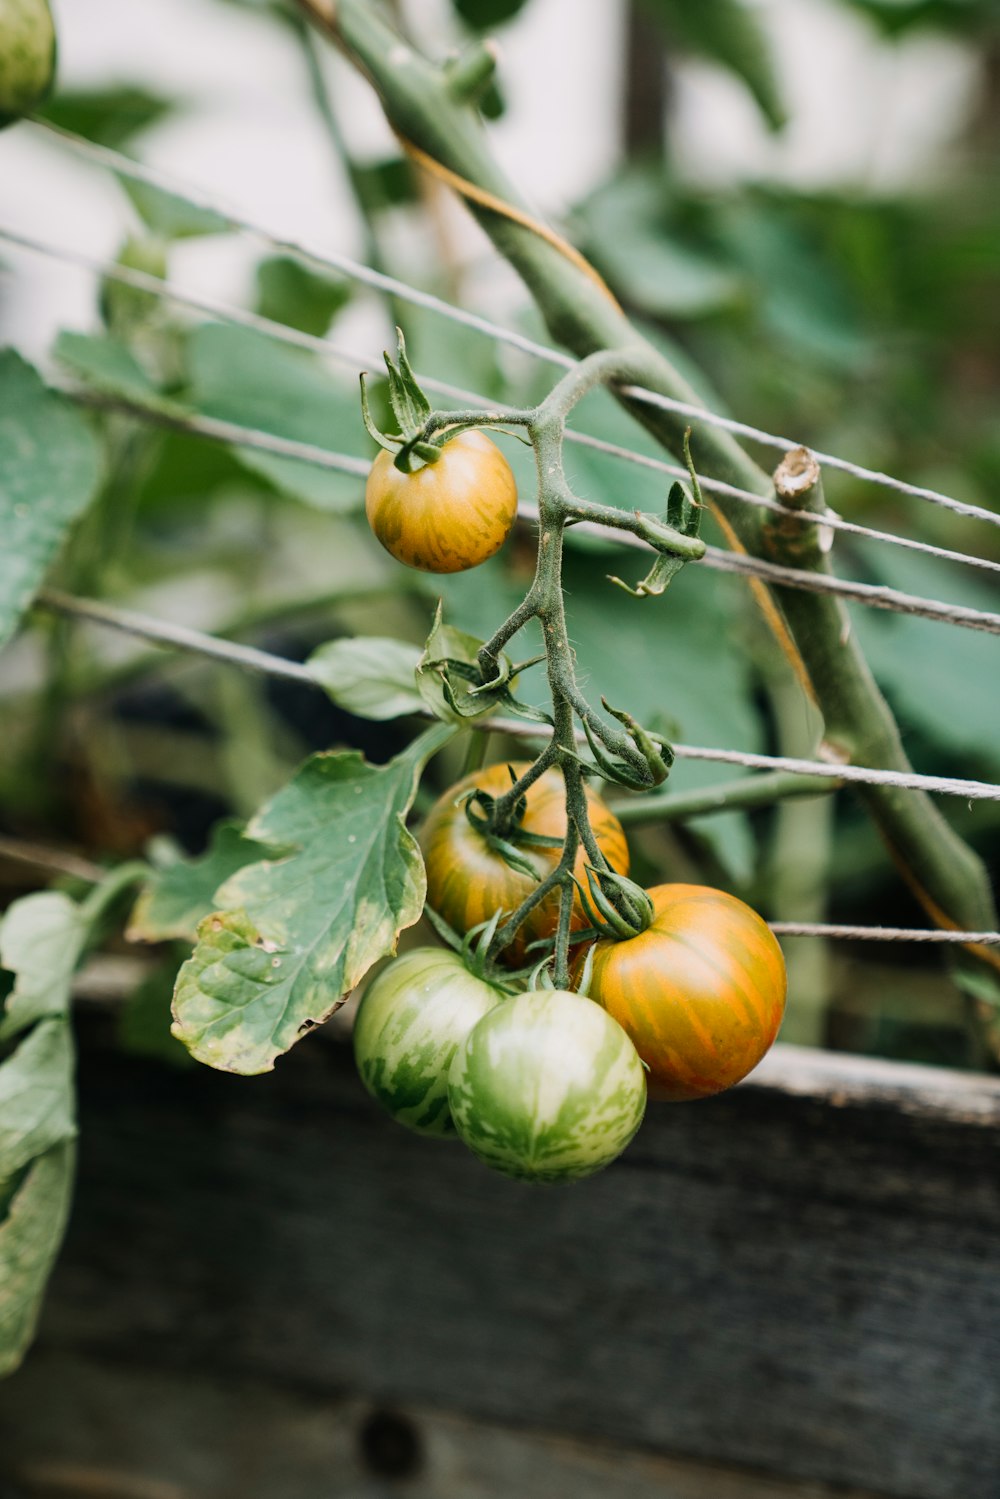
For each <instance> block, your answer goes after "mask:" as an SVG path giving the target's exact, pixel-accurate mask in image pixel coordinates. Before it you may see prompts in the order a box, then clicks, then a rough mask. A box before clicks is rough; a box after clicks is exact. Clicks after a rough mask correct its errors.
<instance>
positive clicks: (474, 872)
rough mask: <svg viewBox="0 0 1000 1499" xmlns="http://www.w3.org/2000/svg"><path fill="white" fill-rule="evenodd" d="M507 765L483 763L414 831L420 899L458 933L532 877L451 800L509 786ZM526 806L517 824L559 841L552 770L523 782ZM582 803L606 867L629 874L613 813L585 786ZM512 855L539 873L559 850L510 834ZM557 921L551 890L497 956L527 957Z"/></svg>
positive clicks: (520, 766) (511, 898)
mask: <svg viewBox="0 0 1000 1499" xmlns="http://www.w3.org/2000/svg"><path fill="white" fill-rule="evenodd" d="M527 768H528V764H527V762H526V761H516V762H515V763H514V764H513V765H512V766H511V767H510V769H512V770H513V771H514V774H515V775H517V776H521V775H523V774H524V772H525V771H526V770H527ZM510 769H508V766H507V762H503V763H502V764H499V765H488V766H487V767H486V768H485V769H484V770H477V771H474V772H473V774H472V775H470V776H466V777H465V779H464V780H462V781H459V782H458V784H457V785H455V786H452V788H451V790H450V791H446V792H445V794H444V796H442V797H441V799H440V800H439V801H438V802H436V803H435V804H434V806H433V807H432V808H431V810H430V812H429V814H428V816H427V821H426V822H425V823H424V827H423V831H422V833H421V835H420V846H421V848H422V849H423V851H424V859H425V862H426V865H427V900H428V903H429V904H430V905H431V906H433V908H434V910H435V911H437V912H438V913H439V914H440V915H441V916H443V917H444V919H445V921H446V922H447V923H448V925H449V926H451V927H454V929H455V931H457V932H468V931H471V930H472V928H473V927H474V926H478V925H479V924H480V922H483V921H489V919H490V918H491V917H492V916H493V914H494V912H496V911H506V912H508V913H509V912H512V911H514V910H516V908H517V907H518V906H519V905H520V904H521V902H522V901H523V900H524V898H525V896H527V895H528V894H529V893H530V892H531V890H532V887H533V883H534V882H533V881H532V880H531V879H530V877H529V876H528V875H526V874H523V873H522V872H521V871H520V870H518V869H512V868H511V866H510V865H509V864H508V863H506V861H505V860H504V858H503V856H502V855H501V854H499V853H497V852H495V851H494V850H493V849H492V848H490V846H489V844H488V843H487V842H486V839H485V838H484V837H483V835H482V833H480V832H478V831H477V829H476V828H474V827H473V826H472V824H471V823H470V822H469V819H468V817H467V816H466V813H465V805H464V803H461V804H458V805H456V803H457V801H458V798H459V797H461V795H462V793H463V792H464V791H469V790H471V789H472V788H473V787H476V788H477V789H479V790H481V791H486V792H488V793H489V795H491V796H494V797H498V796H501V795H502V794H503V793H504V792H505V791H509V790H510V786H511V779H510ZM526 800H527V809H526V811H525V815H524V822H523V824H522V826H523V827H524V828H525V829H526V831H528V832H529V833H540V834H543V835H545V836H547V837H552V838H563V837H565V835H566V797H565V788H564V786H563V778H562V775H561V774H560V772H559V771H558V770H555V769H551V770H547V771H545V772H544V774H543V775H541V776H540V777H539V779H538V780H537V781H536V782H535V784H534V785H533V786H531V787H529V789H528V791H527V794H526ZM587 805H588V807H589V809H590V825H591V827H592V828H593V830H594V836H595V838H596V839H597V842H598V844H599V846H600V848H601V850H602V852H603V854H604V857H605V858H606V859H607V861H608V863H609V864H610V865H611V866H612V868H614V869H617V870H618V872H619V874H628V865H629V858H628V844H627V843H626V842H625V833H624V830H623V828H622V825H621V823H620V822H619V821H618V819H617V817H616V816H615V815H614V813H613V812H612V811H611V810H610V808H609V807H607V806H605V804H604V802H602V801H601V798H600V797H599V796H598V795H597V793H596V792H594V791H591V789H590V787H589V786H588V787H587ZM510 842H512V843H513V844H514V845H515V847H517V850H518V853H519V854H521V855H522V857H523V858H525V859H526V860H527V861H528V863H529V864H531V865H532V866H533V867H534V868H535V869H537V871H538V877H539V879H541V878H543V877H544V876H545V875H546V874H548V873H549V871H550V870H552V869H553V868H554V867H555V865H556V864H558V862H559V856H560V850H559V849H558V848H532V847H531V846H530V845H528V844H518V842H517V836H516V833H515V834H513V835H512V836H511V838H510ZM585 863H586V855H585V854H584V852H583V850H582V849H581V850H580V852H579V853H578V855H577V860H576V875H577V878H578V879H580V880H584V881H585V875H584V864H585ZM558 921H559V892H558V890H553V891H551V892H550V893H549V894H548V895H547V896H546V897H545V899H544V900H543V901H542V902H541V903H540V904H539V905H537V906H536V907H535V908H534V910H533V911H532V912H531V913H530V914H529V916H528V917H527V919H526V920H525V922H524V924H523V925H522V926H521V928H520V930H519V931H518V933H517V935H516V937H515V938H514V940H513V942H512V943H511V944H510V946H509V947H507V948H505V949H504V952H503V954H502V956H503V958H504V960H505V961H506V962H507V963H509V964H510V965H511V966H512V967H514V968H519V967H521V966H522V964H524V963H527V962H530V961H531V958H532V957H533V956H541V954H539V953H537V952H536V953H534V954H532V953H529V952H527V951H526V949H527V947H528V944H529V943H530V942H535V941H537V940H539V939H540V938H542V937H551V936H552V934H553V933H554V932H555V929H556V926H557V924H558ZM572 925H573V928H574V930H579V929H580V928H581V927H584V926H586V925H587V918H586V916H585V915H584V911H583V907H582V906H581V904H580V898H579V896H578V895H577V896H575V897H574V902H573V920H572Z"/></svg>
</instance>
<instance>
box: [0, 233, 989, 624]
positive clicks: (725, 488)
mask: <svg viewBox="0 0 1000 1499" xmlns="http://www.w3.org/2000/svg"><path fill="white" fill-rule="evenodd" d="M0 239H5V240H7V241H9V242H10V243H11V244H15V245H18V246H19V247H20V248H22V249H26V250H30V251H32V252H33V253H35V254H39V255H46V256H49V257H51V258H53V259H56V260H59V261H63V262H66V263H67V264H69V265H75V266H77V267H79V268H80V269H82V270H86V271H88V272H90V273H91V274H93V275H100V276H105V277H109V278H110V279H112V280H114V281H119V282H121V283H122V284H123V285H125V286H130V287H133V288H134V289H135V290H138V291H145V292H148V293H149V294H150V295H152V296H157V297H160V298H161V299H162V300H164V301H169V302H176V303H177V304H178V305H180V306H183V307H187V308H190V309H192V310H193V311H196V312H201V313H204V314H206V315H208V316H209V317H217V318H221V319H223V320H225V321H226V322H230V323H234V324H236V325H238V326H241V327H246V328H251V329H253V330H254V331H255V332H259V333H261V334H263V335H264V336H265V337H269V338H273V339H275V340H277V341H278V342H281V343H287V344H291V345H292V346H294V347H296V348H302V349H308V350H309V351H310V352H315V353H318V354H320V355H322V356H324V357H326V358H331V359H333V360H335V361H336V362H338V363H341V364H344V365H346V366H348V367H350V368H351V369H352V370H353V371H355V372H358V373H360V372H361V371H362V370H364V371H365V372H366V373H369V372H372V373H375V374H378V373H379V367H380V361H379V360H378V359H375V358H372V357H370V356H366V355H360V354H355V353H351V352H349V351H348V350H346V349H342V348H340V347H338V346H337V345H336V344H335V343H333V341H332V340H330V339H326V338H318V337H316V335H315V334H311V333H304V332H302V331H301V330H300V329H297V328H290V327H288V326H287V325H286V324H284V323H278V322H275V321H274V320H273V319H271V318H267V317H264V316H263V315H262V314H260V313H257V312H251V311H250V310H249V309H247V308H242V307H237V306H234V305H233V304H231V303H227V302H219V301H218V300H216V299H214V298H211V297H206V296H203V295H198V294H195V293H192V292H185V291H182V290H180V289H179V288H177V287H175V286H173V285H172V284H171V283H170V282H167V281H163V280H161V279H160V278H159V277H157V276H150V275H148V274H147V273H146V272H144V271H139V270H136V269H134V268H133V267H130V266H122V265H119V264H117V263H116V262H115V261H109V260H102V259H100V258H98V257H95V256H90V255H86V254H84V253H83V252H82V251H78V250H70V249H66V248H64V247H62V246H58V245H51V244H46V243H45V242H44V241H42V240H38V239H35V238H33V237H31V236H29V235H25V234H21V233H19V232H18V231H16V230H13V229H11V228H9V227H8V226H5V225H0ZM419 378H420V380H421V383H422V384H423V385H424V386H426V388H427V389H428V390H431V391H434V392H436V393H437V394H440V395H445V396H447V397H449V398H450V399H456V400H459V401H462V402H463V403H465V404H472V405H474V406H478V407H480V408H482V409H483V411H484V412H485V411H492V412H497V411H499V412H501V413H502V412H503V411H505V410H507V409H509V408H508V407H507V406H506V405H505V404H504V403H502V402H490V401H488V400H487V398H486V397H484V396H482V395H479V394H478V393H477V392H476V391H470V390H465V389H463V388H462V387H461V386H457V385H451V384H449V383H448V382H447V381H444V380H438V379H435V378H434V377H433V376H426V375H421V376H420V377H419ZM146 409H147V408H142V407H139V406H136V407H135V408H134V412H135V414H136V415H142V414H143V413H144V411H145V410H146ZM243 430H244V431H247V430H251V429H247V428H244V429H243ZM205 435H206V436H207V435H210V434H208V433H207V432H206V434H205ZM263 435H264V434H261V433H259V432H258V434H257V436H258V439H259V438H260V437H261V436H263ZM566 438H567V440H568V441H570V442H575V443H577V444H579V445H581V446H584V447H589V448H593V449H594V450H595V451H597V452H602V453H606V454H608V455H610V456H611V457H615V458H620V459H624V460H625V461H627V462H630V463H634V464H638V465H639V466H641V467H643V468H650V469H653V470H655V471H657V472H660V473H664V474H669V475H670V476H671V477H672V478H679V479H686V478H687V477H688V473H687V469H685V468H681V467H680V465H679V464H674V463H668V462H666V461H665V460H663V459H660V458H655V457H652V456H649V455H647V454H644V453H636V452H634V451H633V450H632V449H630V448H625V447H622V446H620V445H619V444H617V443H612V442H608V441H606V440H605V439H603V438H599V437H593V436H591V435H590V434H589V433H586V432H577V431H574V430H573V429H572V428H567V430H566ZM278 441H280V442H286V441H293V439H283V438H282V439H278ZM246 445H247V446H257V447H263V446H264V444H263V442H262V441H260V440H255V441H251V442H249V443H247V444H246ZM299 446H300V447H301V448H302V451H301V452H297V453H291V454H288V455H287V456H291V457H297V458H300V459H301V460H302V461H303V462H318V461H319V460H318V459H316V458H315V457H313V456H310V454H309V452H308V448H309V444H300V445H299ZM314 451H315V453H325V452H327V451H328V450H327V449H324V448H319V447H317V448H315V450H314ZM325 466H326V467H336V466H337V465H336V464H326V465H325ZM699 483H700V484H701V486H702V488H703V489H704V490H707V491H708V492H709V493H712V494H720V495H726V496H729V497H730V498H732V499H736V500H738V501H740V502H741V503H743V504H748V505H753V506H756V507H757V508H758V509H762V510H767V511H770V512H771V513H772V514H775V515H781V516H787V517H790V518H791V519H793V520H795V521H797V522H798V523H799V524H802V523H803V522H805V523H807V524H812V525H820V526H823V527H825V528H826V529H827V530H830V531H845V532H849V533H851V534H853V535H856V536H861V537H864V538H866V539H868V540H871V541H879V542H887V543H890V544H892V545H894V546H899V547H904V548H906V549H908V550H910V551H916V552H924V553H927V554H929V555H930V556H933V557H939V558H942V559H944V560H945V561H948V562H957V563H960V564H963V565H965V566H968V567H975V568H979V569H981V570H983V571H988V572H1000V562H993V561H991V560H990V559H989V558H986V557H976V556H972V555H970V554H969V553H968V552H957V551H954V550H952V549H951V548H948V547H939V546H935V545H934V544H932V543H931V542H927V541H919V540H917V539H916V538H915V537H908V536H898V535H896V534H894V533H892V532H889V531H880V530H877V529H876V528H874V527H871V526H862V525H860V524H858V523H857V522H855V521H847V520H844V519H843V517H841V516H839V515H837V514H836V512H834V511H832V510H824V511H823V512H822V513H817V512H814V511H810V510H795V509H793V508H792V507H790V506H788V505H782V504H781V502H780V501H778V500H775V499H772V498H769V497H767V496H765V495H759V494H755V493H754V492H753V491H752V490H749V489H740V488H738V487H737V486H736V485H734V484H727V483H726V482H725V481H724V480H721V479H711V478H701V477H700V476H699ZM761 565H762V566H763V565H764V564H763V562H761ZM753 566H754V563H753V561H752V560H751V561H750V562H749V563H748V564H747V565H746V566H745V567H744V568H743V569H742V570H743V571H748V570H752V569H753ZM729 570H730V571H736V570H737V569H735V568H732V569H729ZM811 576H814V575H811ZM803 586H804V585H803ZM934 617H937V616H934ZM956 622H957V621H956Z"/></svg>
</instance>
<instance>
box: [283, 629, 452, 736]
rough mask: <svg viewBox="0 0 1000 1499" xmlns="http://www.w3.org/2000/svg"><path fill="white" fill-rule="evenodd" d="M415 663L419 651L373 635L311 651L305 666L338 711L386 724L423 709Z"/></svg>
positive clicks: (413, 647) (415, 647) (417, 662)
mask: <svg viewBox="0 0 1000 1499" xmlns="http://www.w3.org/2000/svg"><path fill="white" fill-rule="evenodd" d="M420 660H421V652H420V649H419V647H417V646H415V645H410V644H408V642H406V641H404V640H387V639H383V638H381V637H379V636H374V635H372V636H359V637H358V638H356V639H353V640H331V641H329V643H328V644H327V645H321V646H320V647H319V649H318V650H315V651H313V653H312V655H311V656H310V657H309V660H308V661H307V662H306V666H307V667H308V669H309V671H310V672H311V673H312V675H313V677H315V679H316V681H317V682H318V683H319V684H320V686H321V687H322V688H323V689H324V691H325V692H327V693H328V694H329V696H330V697H331V698H332V699H333V701H334V702H335V703H336V704H337V706H338V707H339V708H344V709H346V711H347V712H348V713H357V714H358V715H359V716H360V717H361V718H374V719H386V718H400V717H401V716H402V715H403V714H404V713H419V712H420V711H421V710H422V708H423V706H424V704H423V698H422V697H421V695H420V693H419V692H418V691H417V685H416V678H415V673H416V670H417V667H418V666H419V664H420Z"/></svg>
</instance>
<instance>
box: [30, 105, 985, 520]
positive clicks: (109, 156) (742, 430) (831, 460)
mask: <svg viewBox="0 0 1000 1499" xmlns="http://www.w3.org/2000/svg"><path fill="white" fill-rule="evenodd" d="M31 123H33V124H34V125H35V126H36V127H39V128H41V129H44V130H47V131H49V132H50V133H51V134H53V135H55V136H57V137H58V138H59V139H60V140H61V141H62V142H63V143H64V144H65V145H67V146H69V147H70V148H71V149H72V150H74V151H76V152H77V153H78V154H79V155H81V156H86V157H89V158H90V159H91V160H93V161H96V162H99V163H100V164H101V165H102V166H105V167H107V168H109V169H110V170H111V171H113V172H116V173H120V174H122V175H123V176H128V177H131V178H133V179H134V180H136V181H141V182H145V183H147V184H148V185H149V186H151V187H155V188H158V189H159V190H160V191H162V192H168V193H172V194H174V195H175V196H177V197H180V198H182V199H183V200H184V201H185V202H187V203H190V204H191V205H192V206H194V207H198V208H201V209H204V210H205V211H207V212H209V213H213V214H215V215H216V216H217V217H219V218H222V219H224V220H225V221H226V222H227V223H228V224H229V225H230V226H231V227H233V228H237V229H240V230H242V231H243V232H245V233H247V234H251V235H253V236H254V237H256V238H259V239H263V240H264V241H265V242H266V243H268V244H269V245H271V246H272V247H274V248H276V249H279V250H282V251H284V252H286V253H288V254H291V255H293V256H295V257H297V258H303V259H306V260H309V261H311V262H313V263H314V264H317V265H321V266H326V267H327V268H329V269H333V270H338V271H340V272H341V273H342V274H344V275H348V276H350V277H352V278H353V279H354V280H357V281H361V282H362V283H364V284H366V285H368V286H372V287H374V288H376V289H378V290H381V291H385V292H389V293H391V294H392V295H394V296H397V297H400V298H401V299H403V300H406V301H409V302H411V303H413V304H414V305H416V306H422V307H425V308H427V309H428V310H430V311H433V312H435V313H437V314H438V315H440V316H442V317H445V318H448V319H450V320H451V321H453V322H458V323H462V324H464V325H465V326H467V327H471V328H475V329H476V330H477V331H478V332H481V333H483V334H485V335H487V336H488V337H490V338H492V339H494V340H495V341H497V342H499V343H505V344H508V345H510V346H511V347H513V348H517V349H520V350H521V352H522V353H526V354H530V355H531V356H532V357H534V358H537V359H541V360H544V361H546V362H547V363H549V364H554V365H558V366H560V367H561V368H563V369H571V368H572V367H573V366H574V365H575V364H576V362H577V361H576V360H575V359H574V358H573V357H572V356H571V355H566V354H563V353H562V352H561V351H560V350H558V349H553V348H551V347H550V346H549V345H547V344H542V343H539V342H538V341H537V340H535V339H531V338H527V337H526V336H525V335H523V334H520V333H517V332H515V331H514V330H512V329H509V328H504V327H503V326H502V325H500V324H499V323H495V322H493V321H492V320H491V319H490V318H484V317H481V316H479V315H478V314H476V313H472V312H468V311H467V310H466V309H465V308H461V307H456V306H455V305H454V304H453V303H450V302H447V301H445V300H444V299H443V298H441V297H436V296H434V295H433V294H432V293H429V292H423V291H420V290H419V288H417V287H414V286H410V285H409V284H408V283H407V282H405V281H400V280H399V279H398V278H396V277H394V276H388V275H385V274H384V273H383V272H380V271H376V270H373V269H372V267H370V266H366V265H364V264H362V263H361V262H359V261H356V260H353V259H352V258H351V257H349V256H346V255H342V254H340V253H339V252H334V251H331V250H329V249H328V248H327V247H325V246H324V247H323V248H319V247H317V246H315V245H312V244H309V243H308V242H306V241H304V240H301V239H296V240H293V239H290V238H288V237H287V236H279V235H276V234H274V233H273V232H272V231H270V230H268V229H267V228H266V227H265V226H263V225H261V224H258V223H256V222H254V221H253V220H252V219H250V218H248V217H247V216H246V215H245V214H242V213H239V212H237V211H236V210H235V209H233V208H230V207H227V206H223V205H221V204H220V201H219V200H217V199H213V197H212V196H211V195H210V194H207V193H205V192H203V191H201V190H199V189H197V188H194V187H192V186H191V185H190V184H188V183H184V182H180V181H178V180H177V179H175V178H174V177H172V176H171V175H170V174H168V173H165V172H161V171H158V170H156V169H154V168H151V167H148V166H145V165H143V164H142V163H140V162H137V161H135V160H133V158H131V157H129V156H125V155H124V154H123V153H121V152H118V151H113V150H110V149H109V148H108V147H106V146H98V145H95V144H94V143H93V142H91V141H86V140H84V139H83V138H82V137H80V136H77V135H74V134H73V133H72V132H70V131H66V130H62V129H61V128H60V127H58V126H54V125H51V124H49V123H48V122H47V121H43V120H35V121H33V122H31ZM623 390H624V393H625V394H627V395H628V396H629V397H630V398H632V399H634V400H638V401H642V402H645V403H646V404H648V405H653V406H658V407H660V408H661V409H664V410H668V411H676V412H678V413H680V414H683V415H686V416H690V417H692V418H694V419H695V420H698V421H703V422H706V423H707V424H708V425H710V426H718V427H721V428H723V429H725V430H726V431H730V432H733V433H734V434H737V435H739V436H743V437H748V438H750V439H751V440H753V441H755V442H759V443H762V444H764V445H766V446H768V447H773V448H777V449H779V450H780V451H782V452H790V451H791V450H792V449H794V448H796V447H798V446H799V443H797V442H795V441H794V440H793V439H791V438H788V437H781V436H779V435H778V434H776V433H773V432H766V431H764V430H762V429H761V428H759V427H753V426H751V425H749V424H748V423H746V422H739V421H736V420H734V419H733V418H731V417H726V416H722V415H721V414H720V413H718V412H713V411H709V410H707V409H706V408H704V407H702V406H700V405H695V404H693V403H690V402H686V401H680V400H677V399H676V398H674V397H670V396H663V395H660V394H659V393H658V392H656V391H651V390H646V389H645V388H644V387H642V386H627V387H623ZM810 451H811V452H812V453H813V455H814V457H815V458H816V459H817V460H818V461H819V462H820V463H821V464H825V465H826V466H827V467H830V468H836V469H839V470H841V471H842V472H844V473H848V474H850V475H851V476H852V477H854V478H857V479H863V480H865V481H867V482H869V483H873V484H879V485H881V486H883V487H884V488H888V489H892V490H895V491H896V492H897V493H900V494H908V495H912V496H914V497H916V498H918V499H924V500H928V501H930V502H931V503H932V504H935V505H940V506H943V507H944V508H946V509H948V510H951V511H954V512H955V513H956V514H958V515H964V516H966V517H969V518H972V519H976V520H982V521H986V522H987V523H989V524H991V525H996V526H1000V514H997V513H996V512H994V511H991V510H987V509H985V508H984V507H983V506H980V505H970V504H967V503H966V502H964V501H961V500H956V499H954V498H953V497H952V496H951V495H946V494H943V493H941V491H940V490H936V489H930V488H927V487H926V486H924V485H919V484H910V483H909V482H908V481H906V480H904V479H898V478H896V477H894V476H893V475H891V474H886V473H883V472H881V471H880V470H878V469H870V468H867V467H865V466H864V465H862V464H858V463H853V462H851V461H850V460H849V459H846V458H839V457H837V455H836V454H832V453H824V452H820V451H818V450H817V449H811V450H810Z"/></svg>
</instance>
